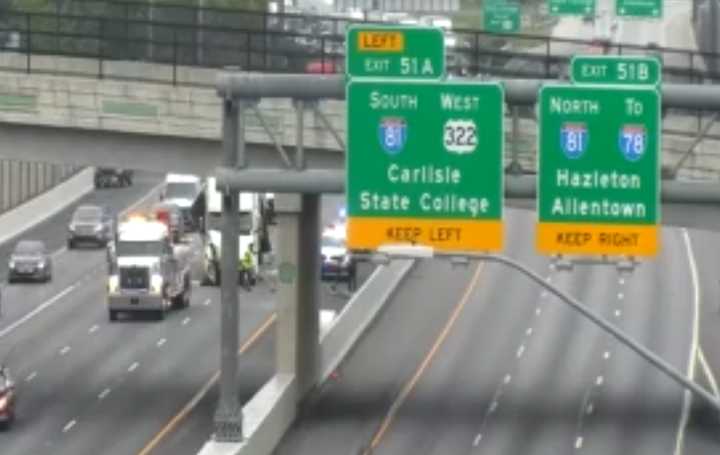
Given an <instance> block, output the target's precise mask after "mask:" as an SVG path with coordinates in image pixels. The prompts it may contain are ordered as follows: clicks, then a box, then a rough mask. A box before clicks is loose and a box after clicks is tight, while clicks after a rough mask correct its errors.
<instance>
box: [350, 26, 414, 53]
mask: <svg viewBox="0 0 720 455" xmlns="http://www.w3.org/2000/svg"><path fill="white" fill-rule="evenodd" d="M358 50H360V51H367V52H403V51H404V50H405V34H404V33H402V32H390V31H361V32H359V33H358Z"/></svg>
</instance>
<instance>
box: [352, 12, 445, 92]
mask: <svg viewBox="0 0 720 455" xmlns="http://www.w3.org/2000/svg"><path fill="white" fill-rule="evenodd" d="M346 46H347V49H346V56H347V57H346V59H347V62H346V63H347V64H346V65H345V67H346V68H347V70H346V71H347V74H348V76H350V77H383V78H403V79H406V78H410V79H434V80H438V79H441V78H442V77H444V75H445V37H444V36H443V32H442V30H441V29H439V28H435V27H407V26H366V25H362V26H352V27H350V28H349V29H348V32H347V37H346Z"/></svg>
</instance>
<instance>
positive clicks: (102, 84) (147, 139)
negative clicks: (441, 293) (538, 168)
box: [0, 54, 720, 447]
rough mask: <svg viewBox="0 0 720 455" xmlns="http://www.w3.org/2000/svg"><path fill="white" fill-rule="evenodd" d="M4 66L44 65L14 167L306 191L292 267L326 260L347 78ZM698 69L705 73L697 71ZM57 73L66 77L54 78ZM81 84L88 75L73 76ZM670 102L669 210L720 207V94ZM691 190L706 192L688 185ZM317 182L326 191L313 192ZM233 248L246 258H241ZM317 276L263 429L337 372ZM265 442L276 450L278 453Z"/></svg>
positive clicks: (519, 119)
mask: <svg viewBox="0 0 720 455" xmlns="http://www.w3.org/2000/svg"><path fill="white" fill-rule="evenodd" d="M3 59H5V60H4V64H5V66H7V67H11V66H15V67H17V68H23V67H22V65H23V64H27V63H28V62H31V63H30V65H29V68H30V72H29V74H28V73H25V74H18V73H13V72H8V73H4V74H3V75H2V77H0V86H1V87H2V88H3V93H4V95H5V96H4V97H0V107H1V106H5V108H4V109H0V133H1V134H2V135H3V137H4V139H5V140H4V141H3V144H2V145H0V155H1V156H8V157H13V158H16V157H22V158H23V159H30V160H37V161H44V162H72V163H77V164H83V165H100V164H102V165H108V166H122V165H124V164H125V163H127V162H132V163H134V165H135V166H137V167H138V168H143V169H146V170H154V171H159V172H165V171H167V170H168V169H173V170H176V171H178V172H192V173H197V174H213V173H216V174H217V175H219V176H220V177H221V179H223V181H224V182H225V183H226V184H227V185H228V186H230V187H233V188H235V189H240V188H245V189H273V190H277V191H281V190H284V191H287V192H291V193H297V192H306V194H305V195H303V196H296V195H292V196H287V197H282V198H280V199H279V201H278V202H279V206H278V210H279V218H280V222H281V226H282V232H281V236H280V237H281V244H282V246H283V248H282V250H281V255H282V258H281V260H283V261H285V262H286V263H290V264H300V263H301V262H300V261H301V260H302V258H303V257H307V256H308V255H310V256H313V257H316V255H315V254H314V252H315V249H314V248H316V246H317V243H316V242H317V239H316V235H315V234H314V229H315V228H317V219H318V218H317V213H318V210H319V206H318V199H317V196H316V194H317V193H318V192H325V191H327V192H341V191H342V189H343V186H342V169H343V168H344V157H343V151H344V141H343V138H344V136H345V134H344V133H345V131H344V125H345V117H344V116H345V109H346V107H345V105H344V101H343V96H344V91H343V80H342V78H341V77H340V76H332V75H312V76H297V77H295V76H292V77H286V76H275V77H273V76H268V75H265V74H263V75H258V74H248V73H245V74H243V75H242V76H240V77H237V75H235V76H233V77H231V78H227V77H221V78H220V81H219V82H220V84H219V87H220V90H217V89H216V88H215V85H216V82H217V81H216V74H215V73H216V72H215V71H214V70H211V69H202V68H192V67H183V66H178V65H176V64H169V65H168V64H163V63H142V62H120V61H100V62H99V61H98V60H96V59H94V58H84V59H83V58H76V57H72V58H70V57H62V56H37V55H31V54H28V55H25V56H22V55H21V56H17V55H15V56H13V55H5V56H3ZM690 62H695V58H694V57H693V58H691V60H690ZM691 64H692V65H696V63H691ZM241 66H242V65H241ZM544 67H545V68H555V69H554V71H559V70H558V68H559V67H554V66H552V65H551V64H544ZM504 68H505V67H504ZM23 69H27V68H23ZM505 69H506V70H507V68H505ZM38 70H40V71H38ZM43 70H44V71H45V72H46V73H52V72H56V73H61V74H64V75H58V74H56V75H49V74H43ZM93 71H97V72H98V74H100V75H102V78H96V77H94V75H93V77H78V73H81V72H86V73H87V74H85V76H88V75H89V74H91V73H92V72H93ZM73 72H74V73H76V74H75V75H74V76H72V75H68V73H73ZM141 73H142V74H144V75H151V76H153V77H155V76H157V78H158V80H156V81H147V80H146V81H134V80H132V79H133V75H137V74H141ZM498 73H503V71H498ZM516 75H517V74H516ZM554 75H557V74H554ZM696 76H697V75H696V74H694V73H693V77H696ZM483 77H485V76H483ZM159 79H169V80H170V81H171V83H170V84H167V83H158V82H159ZM708 79H711V77H710V76H709V77H708ZM173 81H174V82H176V83H175V84H173V83H172V82H173ZM238 81H240V83H238ZM177 82H183V83H177ZM542 83H543V81H542V80H539V79H518V80H506V81H505V85H506V90H507V93H508V103H509V105H510V109H508V112H509V115H508V118H507V119H506V122H507V128H506V130H507V131H509V137H508V145H509V147H508V148H509V153H508V156H507V157H506V158H507V162H506V164H507V171H508V173H509V174H510V176H509V177H508V179H507V182H508V191H509V195H510V196H516V197H519V198H522V199H527V198H528V197H531V196H532V192H531V191H532V188H534V182H533V179H534V178H533V175H532V174H533V171H534V169H535V150H534V145H533V144H534V143H535V138H534V135H533V133H532V131H534V130H535V127H536V125H535V120H534V116H533V113H532V109H531V106H532V105H533V103H534V100H535V94H536V92H537V89H538V88H539V87H540V86H541V84H542ZM663 91H664V96H663V99H664V103H665V107H666V108H667V113H666V118H665V136H664V141H663V144H664V147H665V150H664V152H663V159H664V165H665V169H666V177H668V178H669V179H674V180H673V182H668V183H667V184H666V185H664V187H665V188H667V191H666V193H665V195H664V196H665V201H666V202H671V201H698V200H705V201H709V202H717V201H718V200H719V199H720V188H718V187H717V186H716V185H715V184H714V183H713V182H701V181H699V180H703V179H706V178H707V177H710V178H715V177H716V176H717V173H718V172H720V164H719V163H718V161H717V155H716V154H715V153H713V151H712V150H713V149H715V148H716V144H717V142H718V141H720V131H718V129H717V128H716V127H715V125H714V120H715V117H714V115H712V113H711V114H709V115H708V114H707V112H706V113H705V114H704V115H698V110H700V111H710V112H712V111H715V110H717V109H718V108H720V92H718V90H716V89H715V88H714V87H712V86H703V85H693V84H677V83H671V84H666V85H665V86H664V87H663ZM218 95H220V96H219V97H218ZM228 99H236V100H239V101H237V102H236V103H233V104H234V107H233V106H227V100H228ZM228 107H229V108H230V109H231V110H232V109H236V110H237V112H236V115H237V116H238V125H239V126H240V127H241V128H242V129H243V130H244V136H243V137H244V138H245V139H246V143H245V144H244V145H245V147H244V150H245V156H244V157H241V158H242V159H241V160H240V161H238V160H237V159H236V158H233V157H232V156H231V155H230V154H228V153H227V152H228V151H227V150H223V148H222V146H221V143H222V142H221V141H222V139H223V137H222V134H223V133H222V129H221V123H222V122H221V119H222V117H223V113H225V112H227V109H228ZM225 134H226V136H225V137H224V139H225V141H226V142H228V141H229V142H233V141H237V140H238V138H239V137H240V133H239V131H236V132H234V133H232V134H231V135H229V136H228V133H227V130H226V131H225ZM236 145H239V144H236ZM241 147H242V146H241ZM242 164H246V165H247V170H243V171H238V170H237V169H236V168H237V167H239V166H240V165H242ZM279 176H283V177H284V179H282V180H278V182H280V183H274V184H273V185H272V186H267V187H263V186H262V185H263V184H266V183H264V182H267V181H268V180H270V178H275V177H279ZM303 176H306V177H303ZM688 179H689V180H692V181H691V182H689V183H686V182H682V181H679V180H688ZM308 180H312V182H313V184H314V185H316V186H315V188H314V190H313V191H311V190H312V188H311V187H312V185H309V184H308ZM278 188H279V189H278ZM227 202H228V203H232V200H229V201H227ZM701 210H706V209H705V208H703V209H701ZM230 221H232V219H231V218H230ZM684 221H685V222H689V221H690V220H688V219H687V218H686V219H684ZM229 224H232V223H229ZM224 238H226V239H232V238H233V236H232V235H226V236H224ZM224 248H225V249H226V250H229V251H233V248H232V245H225V247H224ZM669 262H672V261H669ZM315 265H317V264H315ZM408 268H409V266H408V265H407V264H403V265H402V267H398V268H397V269H396V270H390V271H387V270H386V272H387V273H386V274H385V277H386V279H388V280H392V279H399V278H398V277H399V276H400V275H403V274H404V273H406V271H407V269H408ZM317 269H318V268H317V267H314V266H312V265H311V266H307V267H302V270H303V271H302V272H301V273H299V274H298V275H297V276H296V277H295V278H294V279H293V280H291V281H289V282H287V283H284V284H283V285H281V288H280V293H279V296H280V299H279V302H280V303H279V319H278V325H277V330H278V335H279V336H278V338H279V339H280V340H281V341H280V342H279V344H278V346H280V349H279V352H278V353H277V354H276V362H277V363H276V366H277V370H276V372H277V373H278V375H277V376H276V377H275V378H274V380H273V381H271V382H270V383H267V384H266V387H264V388H263V389H262V390H261V393H260V394H258V395H257V396H256V399H254V400H252V402H251V403H250V404H248V407H247V409H246V411H253V410H254V411H253V412H251V413H250V414H246V423H248V420H250V422H249V425H248V426H250V427H252V426H253V425H255V427H256V428H257V427H259V426H262V425H263V424H264V423H267V422H268V420H267V419H276V420H275V422H276V423H277V424H278V425H280V426H282V425H285V426H286V425H287V424H288V423H289V420H290V417H291V416H292V415H293V414H292V413H290V412H291V411H288V412H281V413H275V414H272V413H268V412H269V408H268V407H266V406H263V403H262V402H263V401H264V400H270V401H273V400H275V399H277V398H282V397H289V398H286V400H288V401H286V403H289V408H287V409H286V411H287V410H288V409H294V406H295V404H296V402H297V401H298V400H299V399H300V397H302V396H303V395H304V393H305V392H306V391H307V390H309V389H310V388H311V387H312V386H313V385H314V384H316V383H317V382H318V381H322V380H323V379H324V378H326V377H327V376H328V374H329V370H328V368H330V367H331V366H332V365H333V362H335V361H330V360H327V359H326V360H322V356H323V350H322V347H321V346H318V344H317V339H318V336H317V333H316V332H317V331H316V329H317V320H316V319H314V313H315V312H316V307H315V306H314V304H315V302H317V298H316V297H317V288H315V287H314V285H305V284H303V283H312V282H314V281H316V276H315V274H316V273H317ZM683 280H686V278H683ZM227 281H229V282H231V281H232V280H227ZM508 287H511V286H508ZM233 292H237V290H232V289H230V288H226V289H224V290H223V294H224V297H223V299H224V302H223V310H222V311H223V313H222V315H223V318H224V317H225V316H228V314H227V313H225V311H226V308H228V307H230V306H231V305H232V303H233V300H236V297H233V296H232V293H233ZM369 298H371V299H373V298H374V299H377V296H371V297H369ZM668 305H669V304H668ZM227 319H228V320H231V319H232V317H228V318H227ZM223 321H225V319H223ZM223 324H225V327H224V328H223V331H224V333H225V334H226V335H227V333H228V332H229V331H230V327H229V325H228V324H227V322H223ZM330 336H331V335H330ZM236 341H237V340H236ZM235 351H236V350H227V349H226V350H225V351H223V352H224V354H223V355H225V356H227V358H228V359H230V358H231V357H233V356H234V353H235ZM337 353H338V352H336V354H337ZM325 354H327V353H325ZM318 358H320V360H318ZM315 361H317V362H319V363H320V367H318V368H317V369H312V368H307V364H308V362H310V363H312V362H315ZM230 364H231V365H232V364H233V361H232V360H231V361H230ZM335 365H336V363H335ZM318 370H321V371H322V373H320V374H319V373H318ZM234 386H235V384H234V383H233V381H231V380H227V379H226V380H225V381H222V384H221V393H225V394H230V392H229V390H230V389H231V388H233V387H234ZM223 390H224V392H223ZM229 404H230V406H229V407H226V408H221V409H220V412H219V413H218V416H217V418H218V421H219V422H220V425H219V426H218V432H219V433H220V434H224V435H225V436H226V437H229V438H230V439H232V437H237V434H236V433H237V431H238V428H237V426H236V425H235V424H237V419H238V417H239V414H240V412H241V411H240V403H238V402H237V401H235V402H232V401H231V402H229ZM265 404H266V403H265ZM292 412H294V411H292ZM252 419H255V420H254V421H253V420H252ZM234 433H235V434H234ZM275 442H277V441H275ZM262 443H263V444H266V445H265V446H263V447H268V446H267V444H270V441H268V440H265V441H262Z"/></svg>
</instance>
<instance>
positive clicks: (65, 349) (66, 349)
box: [60, 346, 70, 355]
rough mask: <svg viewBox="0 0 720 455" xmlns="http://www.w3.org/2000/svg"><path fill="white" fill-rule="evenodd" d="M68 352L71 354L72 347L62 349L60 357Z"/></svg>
mask: <svg viewBox="0 0 720 455" xmlns="http://www.w3.org/2000/svg"><path fill="white" fill-rule="evenodd" d="M68 352H70V346H65V347H63V348H62V349H60V355H65V354H67V353H68Z"/></svg>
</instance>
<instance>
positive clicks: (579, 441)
mask: <svg viewBox="0 0 720 455" xmlns="http://www.w3.org/2000/svg"><path fill="white" fill-rule="evenodd" d="M582 446H583V437H582V436H578V437H577V439H576V440H575V449H576V450H577V449H582Z"/></svg>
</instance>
